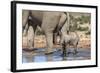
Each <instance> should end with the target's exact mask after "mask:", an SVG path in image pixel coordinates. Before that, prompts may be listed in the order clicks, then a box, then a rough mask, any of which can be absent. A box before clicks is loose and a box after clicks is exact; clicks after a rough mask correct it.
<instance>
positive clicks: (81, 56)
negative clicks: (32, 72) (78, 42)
mask: <svg viewBox="0 0 100 73" xmlns="http://www.w3.org/2000/svg"><path fill="white" fill-rule="evenodd" d="M73 50H74V49H72V48H71V49H67V55H66V57H63V53H62V51H61V50H59V49H56V48H55V49H54V51H55V52H54V53H53V54H51V55H45V54H44V51H45V49H42V48H39V49H38V48H37V49H34V50H25V49H23V53H22V63H30V62H47V61H63V60H66V61H70V60H87V59H91V52H90V51H91V50H90V49H81V48H80V49H78V53H77V54H76V55H74V54H73Z"/></svg>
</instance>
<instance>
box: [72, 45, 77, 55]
mask: <svg viewBox="0 0 100 73" xmlns="http://www.w3.org/2000/svg"><path fill="white" fill-rule="evenodd" d="M73 54H74V55H76V54H77V45H74V53H73Z"/></svg>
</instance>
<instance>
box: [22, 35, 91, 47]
mask: <svg viewBox="0 0 100 73" xmlns="http://www.w3.org/2000/svg"><path fill="white" fill-rule="evenodd" d="M34 43H35V44H34V48H45V47H46V39H45V36H36V37H35V41H34ZM90 43H91V40H90V36H80V41H79V44H78V48H86V49H90V47H91V44H90ZM22 47H23V48H28V43H27V37H23V43H22ZM53 47H55V48H57V47H59V48H60V47H61V46H60V45H54V46H53Z"/></svg>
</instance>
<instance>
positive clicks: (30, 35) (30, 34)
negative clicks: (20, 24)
mask: <svg viewBox="0 0 100 73" xmlns="http://www.w3.org/2000/svg"><path fill="white" fill-rule="evenodd" d="M34 36H35V35H34V29H33V28H32V26H30V27H29V30H28V35H27V37H28V40H27V41H28V47H29V49H33V48H34Z"/></svg>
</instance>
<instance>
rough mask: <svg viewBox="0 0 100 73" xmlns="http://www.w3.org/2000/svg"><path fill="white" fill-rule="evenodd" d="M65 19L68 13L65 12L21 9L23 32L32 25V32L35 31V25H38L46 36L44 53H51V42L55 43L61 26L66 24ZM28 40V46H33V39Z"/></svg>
mask: <svg viewBox="0 0 100 73" xmlns="http://www.w3.org/2000/svg"><path fill="white" fill-rule="evenodd" d="M67 19H68V14H67V13H66V12H56V11H55V12H54V11H30V10H23V12H22V25H23V32H24V33H27V31H28V29H29V26H32V27H33V31H34V32H33V33H35V31H36V28H37V26H40V27H41V29H42V30H43V32H44V33H45V36H46V42H47V49H46V51H45V54H50V53H53V49H52V48H53V42H54V43H56V36H57V35H58V32H59V31H60V30H61V28H62V26H63V25H64V24H67ZM33 40H34V35H33ZM29 42H30V44H31V45H30V48H33V45H32V44H34V43H33V41H32V40H29Z"/></svg>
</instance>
